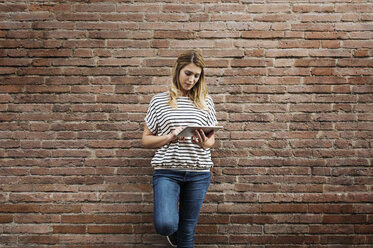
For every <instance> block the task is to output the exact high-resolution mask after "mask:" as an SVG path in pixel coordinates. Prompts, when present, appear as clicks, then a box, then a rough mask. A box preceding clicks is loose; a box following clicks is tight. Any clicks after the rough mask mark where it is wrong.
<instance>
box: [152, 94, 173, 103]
mask: <svg viewBox="0 0 373 248" xmlns="http://www.w3.org/2000/svg"><path fill="white" fill-rule="evenodd" d="M168 98H169V93H168V92H162V93H157V94H155V95H154V96H153V97H152V101H161V100H168Z"/></svg>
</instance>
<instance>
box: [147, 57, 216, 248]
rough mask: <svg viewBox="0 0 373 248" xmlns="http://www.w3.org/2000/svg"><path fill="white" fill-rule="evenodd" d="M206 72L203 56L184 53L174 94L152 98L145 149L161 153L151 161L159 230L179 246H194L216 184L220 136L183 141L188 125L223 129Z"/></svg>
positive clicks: (197, 136) (174, 79)
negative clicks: (213, 153) (214, 175)
mask: <svg viewBox="0 0 373 248" xmlns="http://www.w3.org/2000/svg"><path fill="white" fill-rule="evenodd" d="M204 67H205V63H204V60H203V57H202V56H201V54H200V53H199V52H197V51H189V52H186V53H183V54H181V55H180V56H179V57H178V58H177V61H176V63H175V66H174V70H173V75H172V83H171V86H170V88H169V91H168V92H164V93H160V94H156V95H155V96H154V97H153V98H152V100H151V102H150V104H149V108H148V112H147V115H146V117H145V124H146V125H145V127H144V132H143V136H142V142H143V145H144V147H146V148H158V149H157V151H156V153H155V155H154V157H153V159H152V162H151V164H152V166H153V167H154V174H153V190H154V225H155V229H156V231H157V233H159V234H161V235H165V236H167V239H168V241H169V242H170V244H171V245H172V246H173V247H193V243H194V232H195V229H196V225H197V221H198V216H199V212H200V209H201V206H202V202H203V200H204V198H205V195H206V192H207V189H208V187H209V184H210V170H209V169H210V167H212V166H213V163H212V161H211V154H210V148H212V147H213V145H214V143H215V134H214V132H211V133H209V134H205V133H204V132H203V131H202V130H196V131H195V134H194V136H192V137H189V138H188V137H186V138H178V137H177V135H178V134H179V133H180V132H181V131H182V130H183V128H184V127H185V126H188V125H199V126H216V125H217V120H216V114H215V108H214V103H213V101H212V99H211V97H210V96H209V95H208V94H207V87H206V83H205V78H204V76H205V75H204Z"/></svg>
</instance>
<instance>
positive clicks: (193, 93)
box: [168, 51, 207, 110]
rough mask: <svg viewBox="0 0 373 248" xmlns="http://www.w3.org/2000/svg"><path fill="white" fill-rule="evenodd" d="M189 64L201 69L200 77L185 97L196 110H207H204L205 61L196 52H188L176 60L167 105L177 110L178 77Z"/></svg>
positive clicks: (205, 91) (205, 93) (205, 94)
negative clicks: (191, 102)
mask: <svg viewBox="0 0 373 248" xmlns="http://www.w3.org/2000/svg"><path fill="white" fill-rule="evenodd" d="M190 63H193V64H195V65H196V66H198V67H200V68H201V75H200V77H199V79H198V81H197V83H196V84H195V85H194V86H193V88H192V89H190V90H189V91H188V93H187V96H188V97H189V99H190V100H192V101H193V103H194V105H195V106H196V108H198V109H201V110H207V108H206V96H207V86H206V83H205V72H204V68H205V61H204V60H203V57H202V55H201V54H200V53H199V52H198V51H188V52H184V53H182V54H180V55H179V57H178V58H177V60H176V63H175V66H174V68H173V72H172V83H171V85H170V87H169V95H170V100H169V102H168V104H169V105H170V106H171V107H172V108H177V98H178V97H179V95H180V88H181V85H180V82H179V75H180V71H181V69H183V67H185V66H187V65H189V64H190Z"/></svg>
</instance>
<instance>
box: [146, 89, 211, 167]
mask: <svg viewBox="0 0 373 248" xmlns="http://www.w3.org/2000/svg"><path fill="white" fill-rule="evenodd" d="M168 101H169V94H168V92H164V93H159V94H156V95H155V96H154V97H153V98H152V100H151V101H150V104H149V107H148V112H147V114H146V117H145V123H146V125H147V126H148V128H149V130H150V131H151V132H152V133H153V134H156V135H159V136H162V135H167V134H169V133H171V132H172V130H173V129H174V128H175V127H178V126H189V125H200V126H216V125H217V120H216V113H215V107H214V103H213V101H212V98H211V97H210V96H209V95H208V96H207V99H206V105H207V107H208V109H209V110H205V111H202V110H199V109H197V108H196V107H195V106H194V104H193V102H192V101H191V100H190V99H189V98H188V97H183V96H180V97H179V98H178V99H177V109H173V108H172V107H171V106H170V105H168ZM151 164H152V166H153V167H155V168H168V169H172V168H174V169H188V170H190V169H195V170H201V169H205V170H206V169H208V168H210V167H212V166H213V163H212V160H211V153H210V149H203V148H201V147H200V146H198V145H197V144H193V143H192V141H191V138H190V137H186V138H185V140H179V141H177V142H171V143H169V144H166V145H164V146H162V147H160V148H158V150H157V152H156V153H155V155H154V157H153V159H152V162H151Z"/></svg>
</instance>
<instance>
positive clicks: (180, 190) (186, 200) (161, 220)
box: [153, 169, 210, 247]
mask: <svg viewBox="0 0 373 248" xmlns="http://www.w3.org/2000/svg"><path fill="white" fill-rule="evenodd" d="M209 185H210V172H188V171H172V170H163V169H162V170H155V171H154V174H153V190H154V226H155V229H156V231H157V233H159V234H161V235H165V236H169V235H171V234H174V233H175V232H177V247H193V242H194V232H195V229H196V226H197V221H198V216H199V212H200V210H201V206H202V202H203V200H204V199H205V196H206V192H207V189H208V187H209Z"/></svg>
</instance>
